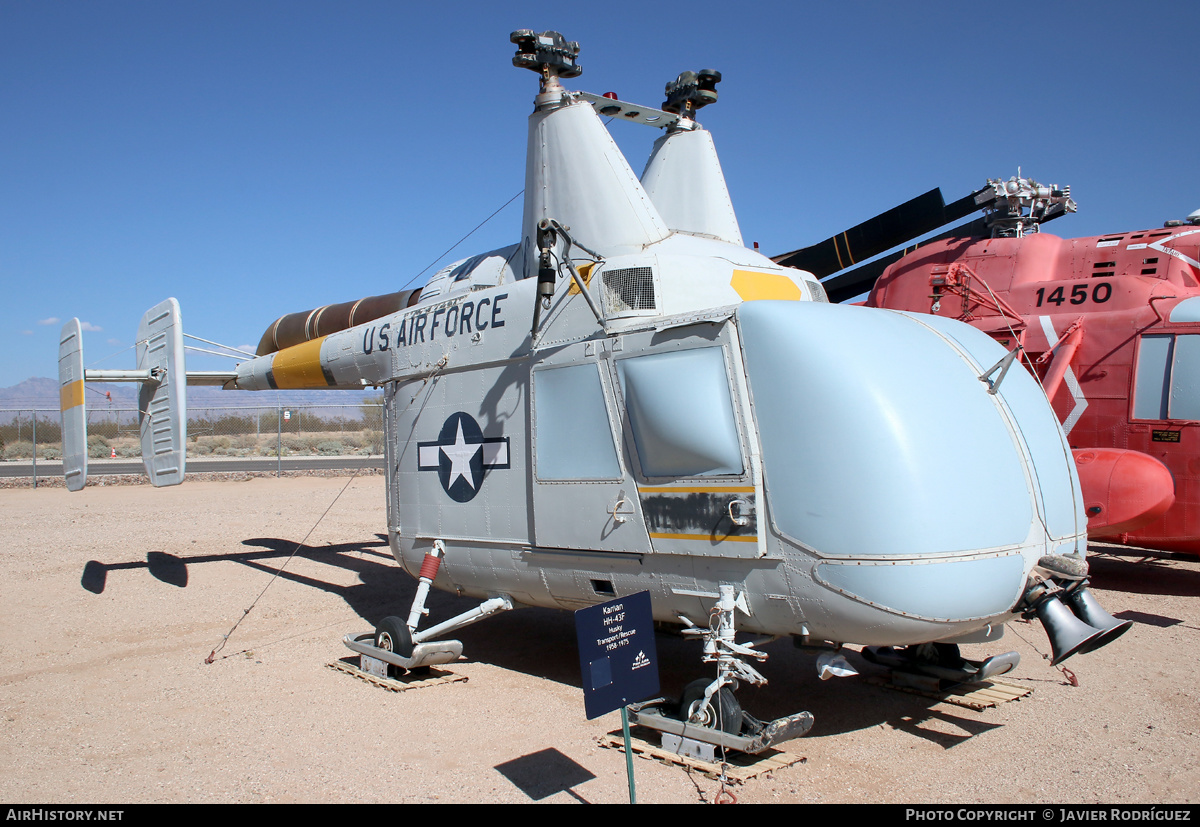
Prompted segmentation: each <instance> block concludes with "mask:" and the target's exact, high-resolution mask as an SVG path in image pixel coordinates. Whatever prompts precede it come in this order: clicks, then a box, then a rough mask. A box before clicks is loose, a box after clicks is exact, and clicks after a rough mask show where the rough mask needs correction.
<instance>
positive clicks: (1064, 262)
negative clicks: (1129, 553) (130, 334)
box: [777, 175, 1200, 554]
mask: <svg viewBox="0 0 1200 827" xmlns="http://www.w3.org/2000/svg"><path fill="white" fill-rule="evenodd" d="M980 207H982V208H983V209H984V210H985V211H986V215H985V216H984V217H983V218H979V219H977V220H975V221H972V222H969V223H967V224H964V225H962V226H959V227H955V228H954V229H952V230H949V231H948V232H945V233H943V234H941V235H939V236H937V237H936V238H933V239H930V240H929V241H926V242H922V243H921V244H920V245H919V246H917V247H916V248H915V250H914V249H913V248H911V247H910V248H908V249H906V250H903V251H901V252H900V253H897V254H895V255H892V256H888V257H885V258H883V259H880V260H878V261H874V262H870V263H868V264H865V265H862V266H859V267H855V268H853V269H845V270H844V272H841V273H840V274H839V275H835V276H834V277H833V278H832V279H830V280H829V281H827V282H826V286H827V287H829V289H830V294H831V296H836V300H844V299H847V298H851V297H853V296H855V295H857V294H860V293H862V292H864V291H866V290H868V289H869V290H870V295H869V296H868V298H867V300H866V304H867V305H869V306H872V307H886V308H891V309H895V310H908V311H915V312H923V313H933V314H936V315H938V316H941V317H945V318H955V319H959V320H962V321H966V322H968V323H970V324H972V325H974V326H975V327H977V328H979V329H980V330H982V331H984V332H985V333H987V334H989V335H990V336H992V337H993V338H995V339H997V340H998V341H999V342H1000V343H1001V344H1003V345H1005V346H1006V347H1009V348H1012V349H1014V350H1019V351H1020V352H1021V354H1022V355H1021V361H1022V362H1023V363H1024V364H1025V365H1026V366H1027V367H1028V368H1029V369H1030V370H1031V371H1032V372H1033V373H1035V374H1036V375H1037V376H1038V377H1039V379H1041V381H1042V383H1043V385H1044V386H1045V389H1046V393H1047V396H1048V397H1049V398H1050V399H1051V400H1052V402H1053V405H1054V409H1055V411H1056V412H1057V414H1058V416H1059V419H1060V420H1061V421H1062V423H1063V428H1064V430H1065V431H1066V433H1067V437H1068V440H1069V442H1070V444H1071V445H1072V446H1073V448H1074V454H1075V459H1076V463H1077V465H1078V472H1079V476H1080V481H1081V484H1082V489H1083V498H1084V505H1085V508H1086V510H1087V514H1088V534H1089V535H1090V536H1091V537H1092V538H1093V539H1103V540H1108V541H1111V542H1117V543H1126V544H1129V545H1133V546H1139V547H1144V548H1155V549H1163V550H1168V551H1177V552H1186V553H1189V554H1200V444H1198V443H1197V439H1200V383H1198V382H1197V379H1196V377H1197V376H1198V375H1200V226H1197V225H1200V212H1198V213H1193V214H1192V215H1191V216H1189V217H1188V219H1187V220H1180V221H1168V222H1167V223H1166V224H1165V225H1164V226H1163V227H1160V228H1155V229H1148V230H1137V231H1132V232H1124V233H1113V234H1110V235H1105V236H1097V237H1092V238H1076V239H1063V238H1059V237H1058V236H1054V235H1050V234H1049V233H1044V232H1038V230H1039V227H1040V225H1041V224H1042V223H1044V222H1045V221H1048V220H1050V219H1052V218H1056V217H1058V216H1061V215H1063V214H1065V213H1067V212H1073V211H1074V210H1075V204H1074V202H1073V201H1072V200H1071V198H1070V191H1069V190H1067V189H1059V188H1058V187H1057V186H1050V187H1045V186H1042V185H1041V184H1039V183H1038V182H1037V181H1034V180H1032V179H1028V178H1022V177H1020V176H1019V175H1018V176H1017V177H1015V178H1012V179H1010V180H1008V181H1002V180H998V179H997V180H990V181H988V184H987V186H986V187H984V188H983V189H982V190H979V191H978V192H976V193H973V194H972V195H970V196H967V197H966V198H963V199H961V200H960V201H957V202H954V203H953V204H950V205H946V206H943V205H942V199H941V195H940V192H938V191H936V190H934V191H931V192H930V193H926V194H925V195H923V196H919V197H918V198H916V199H913V200H912V201H910V202H908V203H906V204H904V205H901V206H900V207H897V208H895V209H894V210H891V211H889V212H888V213H885V214H883V215H882V216H879V217H878V218H876V219H871V220H870V221H867V222H864V223H863V224H860V225H859V226H858V227H856V228H854V229H852V230H849V231H847V232H846V233H842V234H840V235H839V236H837V237H835V238H834V239H830V240H829V241H826V242H822V243H821V244H819V245H813V246H812V247H809V248H805V249H804V250H798V251H796V252H794V253H789V254H787V255H785V256H780V257H778V258H777V261H780V262H784V263H787V264H789V265H793V266H800V267H803V266H805V264H808V265H809V266H811V267H812V268H813V269H814V270H816V272H817V274H818V275H822V276H824V275H828V274H830V273H832V272H835V271H842V270H843V269H844V266H845V265H847V264H850V263H851V262H852V261H853V259H854V258H857V259H858V260H860V261H861V260H865V259H866V257H868V256H873V255H875V254H876V253H879V252H883V251H884V250H887V249H890V248H891V247H893V246H896V245H897V244H900V243H904V242H907V241H909V240H911V239H913V238H916V237H917V236H919V235H921V234H922V233H925V232H928V231H930V230H933V229H935V228H937V227H939V226H941V225H942V224H946V223H950V222H952V221H955V220H957V219H959V218H962V217H964V216H966V215H967V214H968V213H970V212H972V211H974V210H976V209H979V208H980ZM831 251H832V252H833V257H832V258H831V257H830V252H831ZM839 257H840V259H841V261H840V262H837V263H834V262H835V261H836V260H837V259H838V258H839ZM842 262H844V264H843V263H842ZM831 265H832V266H831Z"/></svg>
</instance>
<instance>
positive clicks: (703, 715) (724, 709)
mask: <svg viewBox="0 0 1200 827" xmlns="http://www.w3.org/2000/svg"><path fill="white" fill-rule="evenodd" d="M710 683H712V681H711V680H709V679H708V678H700V679H699V680H695V681H692V682H691V683H689V684H688V685H687V686H685V687H684V688H683V697H682V698H681V699H680V701H679V718H680V720H682V721H687V720H688V719H689V718H690V717H691V713H692V711H693V710H692V708H693V707H694V706H697V705H699V704H703V703H704V690H705V689H707V688H708V685H709V684H710ZM700 726H703V727H708V728H709V729H719V730H721V731H722V732H724V733H726V734H728V735H738V734H740V733H741V730H742V705H741V704H739V703H738V702H737V698H735V697H733V693H732V692H731V691H729V687H726V686H722V687H721V688H720V689H719V690H718V691H717V692H716V694H714V695H713V696H712V698H711V699H710V700H709V702H708V704H707V705H706V706H705V707H704V709H703V710H702V711H701V712H700Z"/></svg>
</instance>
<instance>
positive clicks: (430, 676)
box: [327, 660, 467, 692]
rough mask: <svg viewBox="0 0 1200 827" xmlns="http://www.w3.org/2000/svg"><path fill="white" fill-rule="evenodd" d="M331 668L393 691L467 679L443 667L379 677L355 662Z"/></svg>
mask: <svg viewBox="0 0 1200 827" xmlns="http://www.w3.org/2000/svg"><path fill="white" fill-rule="evenodd" d="M327 665H328V666H329V668H330V669H335V670H337V671H338V672H345V673H346V674H347V675H353V676H354V677H356V678H358V679H359V680H360V681H366V682H367V683H372V684H375V686H380V687H383V688H384V689H390V690H391V691H392V692H406V691H408V690H409V689H425V688H427V687H430V686H438V685H440V684H444V683H457V682H458V681H466V680H467V676H466V675H456V674H454V673H453V672H446V671H445V670H442V669H434V668H433V667H430V668H429V672H428V673H427V674H424V675H405V676H404V677H402V678H379V677H376V676H375V675H372V674H370V673H368V672H364V671H363V670H361V669H359V668H358V667H357V666H354V665H353V664H350V663H347V662H346V661H343V660H339V661H334V662H333V663H330V664H327Z"/></svg>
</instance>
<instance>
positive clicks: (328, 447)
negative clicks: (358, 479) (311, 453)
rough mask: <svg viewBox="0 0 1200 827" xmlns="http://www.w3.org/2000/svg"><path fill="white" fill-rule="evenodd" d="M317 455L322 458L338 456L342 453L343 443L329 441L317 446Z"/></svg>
mask: <svg viewBox="0 0 1200 827" xmlns="http://www.w3.org/2000/svg"><path fill="white" fill-rule="evenodd" d="M317 453H318V454H321V455H322V456H338V455H339V454H341V453H342V443H340V442H338V441H337V440H333V439H329V440H325V441H324V442H321V443H319V444H318V445H317Z"/></svg>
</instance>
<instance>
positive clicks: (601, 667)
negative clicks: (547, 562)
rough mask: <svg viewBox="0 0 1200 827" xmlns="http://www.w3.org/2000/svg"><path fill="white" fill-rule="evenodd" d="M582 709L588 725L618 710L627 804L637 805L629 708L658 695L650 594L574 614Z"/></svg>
mask: <svg viewBox="0 0 1200 827" xmlns="http://www.w3.org/2000/svg"><path fill="white" fill-rule="evenodd" d="M575 634H576V637H577V639H578V643H579V670H580V673H581V675H582V682H581V685H582V686H583V706H584V710H585V712H586V713H587V717H588V720H591V719H593V718H599V717H600V716H601V715H604V714H606V713H609V712H612V711H613V710H615V709H620V710H621V730H622V732H623V733H624V736H625V770H626V772H627V773H628V775H629V803H630V804H636V803H637V794H636V792H635V790H634V785H633V749H632V748H631V745H630V738H629V712H628V710H627V709H626V708H625V707H626V706H627V705H628V704H631V703H637V702H638V701H644V700H646V699H647V698H650V697H653V696H655V695H657V694H658V691H659V683H658V653H657V651H656V650H655V647H654V615H653V610H652V608H651V604H650V592H646V591H643V592H638V593H636V594H631V595H629V596H627V597H618V598H616V599H615V600H610V601H608V602H607V603H600V604H598V605H595V606H589V607H588V608H586V609H580V610H578V611H577V612H575Z"/></svg>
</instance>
